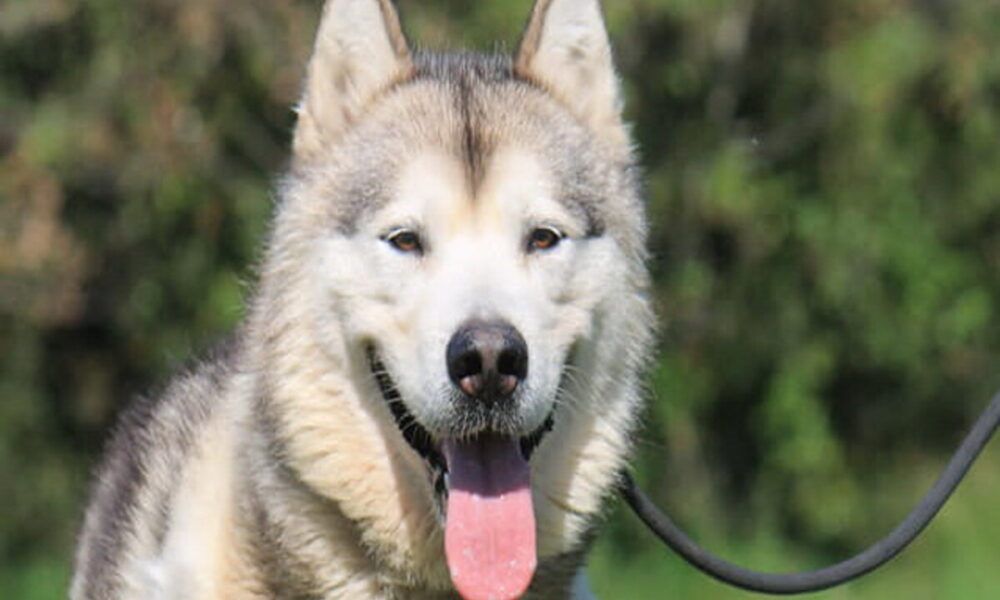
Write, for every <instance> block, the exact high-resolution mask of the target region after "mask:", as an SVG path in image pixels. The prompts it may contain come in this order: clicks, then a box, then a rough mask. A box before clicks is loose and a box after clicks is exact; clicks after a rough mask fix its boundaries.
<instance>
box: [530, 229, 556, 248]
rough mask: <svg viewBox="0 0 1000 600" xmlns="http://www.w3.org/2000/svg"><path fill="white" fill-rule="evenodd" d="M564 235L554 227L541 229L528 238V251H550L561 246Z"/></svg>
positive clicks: (533, 231) (535, 230)
mask: <svg viewBox="0 0 1000 600" xmlns="http://www.w3.org/2000/svg"><path fill="white" fill-rule="evenodd" d="M562 239H563V234H562V233H560V232H559V231H558V230H556V229H553V228H552V227H539V228H537V229H534V230H532V232H531V235H529V236H528V251H529V252H532V251H535V250H550V249H552V248H555V247H556V246H558V245H559V242H561V241H562Z"/></svg>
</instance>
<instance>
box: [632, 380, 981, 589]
mask: <svg viewBox="0 0 1000 600" xmlns="http://www.w3.org/2000/svg"><path fill="white" fill-rule="evenodd" d="M998 424H1000V392H998V393H997V394H996V395H995V396H993V400H992V401H990V405H989V406H988V407H986V410H985V411H983V414H982V415H980V417H979V419H977V420H976V422H975V424H974V425H973V426H972V429H971V430H970V431H969V433H968V434H966V436H965V439H964V440H962V444H961V445H960V446H959V447H958V450H956V451H955V455H954V456H952V457H951V460H950V461H949V462H948V466H947V467H945V469H944V472H943V473H941V476H940V477H939V478H938V480H937V481H936V482H935V483H934V486H933V487H932V488H931V489H930V491H928V492H927V494H926V495H925V496H924V498H923V500H921V501H920V504H918V505H917V507H916V508H914V509H913V511H911V512H910V514H909V515H907V516H906V518H905V519H903V522H902V523H900V524H899V526H898V527H896V528H895V529H894V530H892V532H891V533H890V534H889V535H887V536H885V537H884V538H882V539H881V540H879V541H878V542H876V543H874V544H872V545H871V546H869V547H868V549H867V550H865V551H863V552H861V553H859V554H856V555H855V556H853V557H851V558H849V559H847V560H844V561H841V562H839V563H836V564H834V565H831V566H829V567H826V568H823V569H817V570H815V571H805V572H802V573H760V572H757V571H751V570H749V569H744V568H743V567H738V566H736V565H734V564H733V563H731V562H728V561H725V560H723V559H721V558H719V557H717V556H715V555H713V554H711V553H710V552H708V551H707V550H705V549H703V548H701V547H700V546H698V544H696V543H695V542H694V540H692V539H691V538H689V537H688V536H687V535H686V534H685V533H684V532H683V531H681V529H680V528H679V527H677V525H676V524H675V523H674V522H673V521H672V520H670V518H669V517H667V516H666V515H664V514H663V513H662V512H660V510H659V509H658V508H657V507H656V506H655V505H654V504H653V503H652V502H651V501H650V500H649V498H648V497H646V495H645V494H644V493H643V492H642V490H640V489H639V488H638V487H636V485H635V481H633V480H632V476H631V475H629V474H628V473H622V478H621V488H620V491H621V494H622V496H624V498H625V500H626V501H628V503H629V506H631V507H632V510H634V511H635V514H636V515H638V516H639V518H640V519H641V520H642V522H643V523H645V524H646V526H647V527H649V529H650V530H651V531H652V532H653V533H654V534H656V536H657V537H659V538H660V539H661V540H663V542H664V543H665V544H666V545H667V546H670V548H672V549H673V550H674V552H677V553H678V554H680V555H681V556H682V557H683V558H684V560H686V561H688V562H689V563H691V564H692V565H694V566H695V567H697V568H698V569H700V570H701V571H702V572H704V573H706V574H708V575H711V576H712V577H714V578H716V579H718V580H720V581H723V582H725V583H728V584H730V585H732V586H735V587H739V588H743V589H745V590H751V591H754V592H762V593H765V594H801V593H805V592H815V591H818V590H822V589H826V588H829V587H833V586H835V585H840V584H841V583H845V582H847V581H850V580H852V579H855V578H857V577H860V576H862V575H864V574H866V573H868V572H869V571H872V570H874V569H877V568H879V567H880V566H882V565H883V564H885V563H886V562H888V561H889V560H891V559H892V558H893V557H895V556H896V555H897V554H899V553H900V552H901V551H902V550H903V548H905V547H906V546H907V545H908V544H909V543H910V542H912V541H913V539H914V538H916V537H917V536H918V535H919V534H920V532H921V531H923V529H924V527H927V524H928V523H930V521H931V519H933V518H934V515H936V514H937V512H938V511H939V510H940V509H941V507H942V506H943V505H944V503H945V502H947V500H948V498H949V497H950V496H951V494H952V492H954V491H955V488H956V487H958V484H959V483H960V482H961V481H962V478H963V477H965V474H966V473H967V472H968V471H969V467H971V466H972V463H973V462H975V460H976V458H977V457H978V456H979V453H980V452H981V451H982V449H983V448H984V447H985V446H986V443H987V442H989V440H990V437H992V436H993V433H994V432H995V431H996V429H997V425H998Z"/></svg>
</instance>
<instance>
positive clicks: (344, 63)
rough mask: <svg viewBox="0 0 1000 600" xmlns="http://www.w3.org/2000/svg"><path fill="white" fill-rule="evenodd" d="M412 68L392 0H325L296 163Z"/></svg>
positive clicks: (300, 119) (306, 158) (321, 147)
mask: <svg viewBox="0 0 1000 600" xmlns="http://www.w3.org/2000/svg"><path fill="white" fill-rule="evenodd" d="M411 69H412V63H411V61H410V51H409V48H408V46H407V43H406V38H405V37H404V35H403V30H402V28H401V27H400V25H399V15H398V14H397V13H396V9H395V8H394V7H393V5H392V2H391V0H327V2H326V5H325V6H324V7H323V17H322V20H321V21H320V25H319V32H318V33H317V34H316V45H315V48H314V49H313V55H312V58H311V59H310V60H309V70H308V74H307V76H306V84H305V91H304V93H303V96H302V101H301V102H300V103H299V106H298V115H299V116H298V123H297V124H296V126H295V139H294V142H293V147H294V154H295V159H296V160H297V161H309V160H311V159H314V158H316V157H318V156H320V155H321V154H322V152H323V151H324V149H325V148H327V147H328V145H329V143H330V142H331V141H332V140H334V139H335V138H336V137H337V136H338V135H340V134H342V133H343V131H344V130H345V129H346V128H347V127H348V126H349V125H350V123H351V122H352V121H353V120H354V119H355V118H356V117H357V116H358V114H359V113H360V112H361V111H363V110H364V108H365V106H366V105H367V104H368V103H369V102H371V101H372V100H373V99H375V97H376V96H377V95H378V94H379V93H380V92H381V91H382V90H384V89H385V88H387V87H388V86H390V85H392V84H393V83H394V82H396V81H398V80H399V79H401V78H404V77H406V76H407V74H408V73H409V72H410V70H411Z"/></svg>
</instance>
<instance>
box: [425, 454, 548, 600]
mask: <svg viewBox="0 0 1000 600" xmlns="http://www.w3.org/2000/svg"><path fill="white" fill-rule="evenodd" d="M444 455H445V460H447V462H448V479H449V484H448V485H449V487H448V512H447V515H446V521H445V522H446V525H445V532H444V551H445V554H446V555H447V557H448V570H449V571H450V572H451V580H452V582H453V583H454V584H455V587H456V588H457V589H458V592H459V593H460V594H461V595H462V597H463V598H465V599H466V600H508V599H510V598H518V597H520V596H521V594H523V593H524V591H525V590H526V589H527V588H528V584H529V583H531V577H532V576H533V575H534V573H535V564H536V557H535V513H534V510H533V508H532V505H531V485H530V474H529V472H528V463H527V461H525V460H524V458H523V457H522V456H521V449H520V447H519V444H518V441H517V440H516V439H504V438H500V437H493V436H480V437H479V438H478V439H476V440H472V441H465V442H460V441H457V440H447V441H445V443H444Z"/></svg>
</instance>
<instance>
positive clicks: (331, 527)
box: [70, 0, 653, 600]
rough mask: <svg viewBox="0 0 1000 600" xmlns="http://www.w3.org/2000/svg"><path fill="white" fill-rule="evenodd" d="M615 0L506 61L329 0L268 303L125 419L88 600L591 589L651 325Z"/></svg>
mask: <svg viewBox="0 0 1000 600" xmlns="http://www.w3.org/2000/svg"><path fill="white" fill-rule="evenodd" d="M621 109H622V101H621V92H620V88H619V81H618V77H617V74H616V72H615V69H614V66H613V63H612V54H611V47H610V43H609V40H608V35H607V32H606V29H605V25H604V19H603V15H602V9H601V6H600V4H599V2H598V0H538V1H537V3H536V4H535V6H534V7H533V9H532V13H531V15H530V17H529V19H528V23H527V26H526V29H525V30H524V32H523V34H522V39H521V41H520V43H519V46H518V48H517V50H516V52H515V53H514V55H513V56H508V55H502V54H475V53H433V52H425V51H416V50H411V48H410V44H409V42H408V41H407V39H406V37H405V35H404V33H403V30H402V28H401V26H400V21H399V17H398V14H397V12H396V9H395V7H394V5H393V4H392V3H391V2H390V0H328V2H327V3H326V5H325V6H324V9H323V15H322V19H321V23H320V26H319V32H318V34H317V39H316V43H315V48H314V53H313V55H312V57H311V59H310V61H309V65H308V69H307V75H306V82H305V85H304V92H303V95H302V99H301V102H300V104H299V105H298V107H297V113H298V119H297V123H296V127H295V131H294V138H293V143H292V158H291V161H290V163H289V168H288V172H287V174H286V175H285V177H284V178H283V179H282V181H281V183H280V185H279V192H278V201H277V206H276V208H275V211H274V216H273V221H272V224H271V228H270V230H269V234H268V238H267V242H266V246H265V250H264V252H263V257H262V264H261V265H260V266H259V274H258V280H257V283H256V286H255V289H254V291H253V292H252V294H251V299H250V300H249V305H248V310H247V317H246V319H245V320H244V322H243V323H242V324H241V325H240V326H239V327H238V329H237V330H236V332H235V333H234V334H233V335H232V337H231V340H230V341H229V342H228V343H226V344H224V345H222V346H221V347H220V348H218V349H217V350H216V351H214V352H213V353H212V354H211V355H210V356H208V357H206V358H205V359H204V360H202V361H200V362H199V363H197V364H195V365H194V366H193V367H191V368H189V369H188V370H187V371H185V372H183V373H180V374H178V375H176V376H175V377H174V378H173V379H172V380H171V382H170V383H169V385H168V386H167V387H166V388H165V391H164V392H163V393H161V394H158V395H157V397H155V398H147V399H141V400H139V401H137V402H135V403H133V405H132V406H131V407H130V408H129V409H127V410H126V411H125V412H124V413H123V415H122V416H121V418H120V421H119V424H118V426H117V429H116V432H115V433H114V435H113V436H112V439H111V441H110V443H109V446H108V448H107V450H106V454H105V458H104V462H103V466H102V467H101V468H100V470H99V472H98V476H97V478H96V483H95V486H94V489H93V493H92V500H91V503H90V505H89V509H88V510H87V513H86V517H85V520H84V525H83V528H82V533H81V536H80V539H79V544H78V549H77V553H76V560H75V571H74V577H73V580H72V584H71V591H70V595H71V597H72V598H73V599H75V600H84V599H112V598H141V599H185V600H193V599H202V598H220V599H222V598H224V599H244V598H317V599H318V598H350V599H365V598H407V599H409V598H457V597H462V598H466V599H468V600H478V599H488V598H504V599H505V598H517V597H525V598H569V597H583V595H584V594H586V590H585V587H586V584H585V582H584V581H583V580H582V572H583V567H584V561H585V554H586V552H587V549H588V547H589V546H590V545H591V542H592V540H593V539H594V536H595V530H596V528H597V526H598V525H599V524H600V521H601V516H602V513H603V510H604V507H605V505H606V501H607V500H608V498H609V497H610V495H611V494H612V492H613V490H614V489H615V486H616V483H617V481H618V473H619V472H620V470H621V469H622V468H623V466H624V465H625V464H626V462H627V460H628V456H629V451H630V443H631V440H632V437H633V434H634V431H635V429H636V425H637V421H638V415H639V414H640V411H641V403H642V399H641V396H642V394H641V379H642V371H643V368H644V365H645V363H646V361H647V357H648V354H649V351H650V346H651V340H652V337H653V334H652V331H653V317H652V314H651V307H650V300H649V298H648V294H649V277H648V273H647V270H646V267H645V258H646V255H645V252H646V250H645V247H646V229H647V226H646V221H645V216H644V208H643V203H642V200H641V197H640V182H639V172H638V168H637V165H636V158H635V153H634V150H633V147H632V144H631V142H630V136H629V132H628V129H627V127H626V125H625V124H624V123H623V120H622V114H621Z"/></svg>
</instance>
